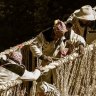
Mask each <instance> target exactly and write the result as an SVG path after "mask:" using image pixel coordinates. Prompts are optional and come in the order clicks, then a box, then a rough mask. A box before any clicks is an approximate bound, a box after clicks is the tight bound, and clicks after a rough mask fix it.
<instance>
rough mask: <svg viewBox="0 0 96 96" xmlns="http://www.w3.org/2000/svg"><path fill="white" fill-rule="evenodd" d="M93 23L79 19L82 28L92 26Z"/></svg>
mask: <svg viewBox="0 0 96 96" xmlns="http://www.w3.org/2000/svg"><path fill="white" fill-rule="evenodd" d="M92 22H93V21H90V20H82V19H79V24H80V26H90V25H91V24H92Z"/></svg>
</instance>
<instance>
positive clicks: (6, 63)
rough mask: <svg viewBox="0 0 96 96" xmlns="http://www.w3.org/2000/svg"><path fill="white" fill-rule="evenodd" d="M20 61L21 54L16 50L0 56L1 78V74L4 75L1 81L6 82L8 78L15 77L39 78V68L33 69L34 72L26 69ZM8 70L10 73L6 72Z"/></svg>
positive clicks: (30, 79)
mask: <svg viewBox="0 0 96 96" xmlns="http://www.w3.org/2000/svg"><path fill="white" fill-rule="evenodd" d="M21 62H22V54H21V53H20V52H18V51H17V52H11V53H10V54H7V55H2V56H0V65H1V66H0V68H1V69H3V71H2V70H0V74H1V79H2V76H3V74H4V76H5V78H4V76H3V80H2V81H5V82H7V80H8V79H9V80H15V79H17V78H19V79H22V80H27V81H32V80H37V79H38V78H39V76H40V75H41V71H40V69H39V68H37V69H35V70H34V72H29V71H28V70H26V68H25V66H24V65H23V64H22V63H21ZM4 68H5V69H4ZM9 71H10V72H9ZM8 72H9V73H10V74H8ZM10 75H11V76H10ZM9 77H10V78H9ZM4 79H5V80H4ZM1 83H2V82H1Z"/></svg>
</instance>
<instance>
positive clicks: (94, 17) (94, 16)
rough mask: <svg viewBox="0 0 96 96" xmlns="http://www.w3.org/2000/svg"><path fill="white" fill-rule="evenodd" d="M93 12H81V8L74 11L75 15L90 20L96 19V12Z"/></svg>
mask: <svg viewBox="0 0 96 96" xmlns="http://www.w3.org/2000/svg"><path fill="white" fill-rule="evenodd" d="M92 13H93V14H90V15H84V14H82V13H81V12H80V9H78V10H76V11H75V12H74V15H75V17H76V18H78V19H83V20H90V21H93V20H96V14H94V11H93V12H92Z"/></svg>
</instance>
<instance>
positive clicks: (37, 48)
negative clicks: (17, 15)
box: [30, 33, 44, 57]
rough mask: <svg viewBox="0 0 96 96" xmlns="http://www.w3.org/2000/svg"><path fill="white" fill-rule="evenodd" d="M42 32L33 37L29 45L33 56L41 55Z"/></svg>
mask: <svg viewBox="0 0 96 96" xmlns="http://www.w3.org/2000/svg"><path fill="white" fill-rule="evenodd" d="M43 41H44V38H43V34H42V33H40V34H39V35H38V36H37V37H36V38H34V39H33V42H32V43H31V45H30V50H31V52H32V53H33V55H34V56H36V57H40V56H41V55H42V45H43Z"/></svg>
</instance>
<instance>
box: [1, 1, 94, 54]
mask: <svg viewBox="0 0 96 96" xmlns="http://www.w3.org/2000/svg"><path fill="white" fill-rule="evenodd" d="M87 4H89V5H91V6H92V7H94V6H95V4H96V3H95V0H74V1H73V0H0V52H1V51H4V50H5V49H8V48H10V47H13V46H15V45H17V44H20V43H22V42H24V41H27V40H29V39H31V38H32V37H35V36H36V35H37V34H39V32H41V31H43V30H45V29H46V28H48V27H52V25H53V21H54V20H55V19H58V18H59V19H61V20H64V21H65V20H66V19H67V18H68V17H69V15H70V14H71V13H72V12H74V10H76V9H79V8H80V7H81V6H83V5H87Z"/></svg>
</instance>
